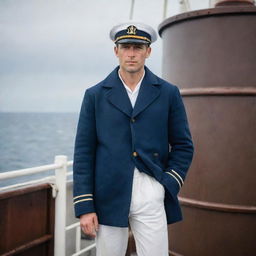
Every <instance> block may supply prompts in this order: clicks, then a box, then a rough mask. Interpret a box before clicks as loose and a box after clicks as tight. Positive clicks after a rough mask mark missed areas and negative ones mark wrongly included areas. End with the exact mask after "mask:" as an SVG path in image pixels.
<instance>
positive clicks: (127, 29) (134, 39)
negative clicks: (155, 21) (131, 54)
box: [109, 21, 157, 44]
mask: <svg viewBox="0 0 256 256" xmlns="http://www.w3.org/2000/svg"><path fill="white" fill-rule="evenodd" d="M109 36H110V38H111V40H112V41H114V42H115V43H120V44H125V43H126V44H127V43H137V44H151V43H153V42H155V41H156V39H157V34H156V32H155V30H154V29H153V28H152V27H151V26H149V25H147V24H144V23H141V22H134V21H129V22H125V23H121V24H118V25H116V26H114V27H113V28H112V29H111V30H110V34H109Z"/></svg>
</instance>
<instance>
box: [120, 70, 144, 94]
mask: <svg viewBox="0 0 256 256" xmlns="http://www.w3.org/2000/svg"><path fill="white" fill-rule="evenodd" d="M119 74H120V76H121V77H122V79H123V81H124V82H125V84H126V85H127V86H128V87H129V88H130V89H131V90H132V91H133V90H134V89H135V87H136V85H137V84H138V83H139V81H140V79H141V78H142V76H143V74H144V68H143V69H141V70H140V71H138V72H134V73H130V72H126V71H124V70H122V69H120V70H119Z"/></svg>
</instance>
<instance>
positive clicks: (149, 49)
mask: <svg viewBox="0 0 256 256" xmlns="http://www.w3.org/2000/svg"><path fill="white" fill-rule="evenodd" d="M150 54H151V47H150V46H149V47H148V48H147V56H146V58H148V57H149V56H150Z"/></svg>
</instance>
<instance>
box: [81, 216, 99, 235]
mask: <svg viewBox="0 0 256 256" xmlns="http://www.w3.org/2000/svg"><path fill="white" fill-rule="evenodd" d="M80 227H81V228H82V230H83V232H84V233H85V234H86V235H89V236H91V237H96V231H98V230H99V223H98V217H97V215H96V213H95V212H93V213H87V214H83V215H81V216H80Z"/></svg>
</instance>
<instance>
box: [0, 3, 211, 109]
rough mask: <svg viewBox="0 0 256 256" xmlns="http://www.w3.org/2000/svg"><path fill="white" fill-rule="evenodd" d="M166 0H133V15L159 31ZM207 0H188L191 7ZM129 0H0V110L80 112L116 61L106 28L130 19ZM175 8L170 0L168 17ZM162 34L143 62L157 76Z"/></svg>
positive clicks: (197, 7) (201, 6) (177, 10)
mask: <svg viewBox="0 0 256 256" xmlns="http://www.w3.org/2000/svg"><path fill="white" fill-rule="evenodd" d="M163 3H164V0H135V6H134V14H133V19H134V20H140V21H143V22H144V23H148V24H150V25H151V26H152V27H154V28H155V29H156V30H157V27H158V25H159V24H160V23H161V22H162V20H163V19H162V18H163ZM208 3H209V1H208V0H190V6H191V9H193V10H194V9H203V8H208ZM130 6H131V0H8V1H3V0H1V1H0V35H1V36H0V111H22V112H27V111H29V112H78V111H79V109H80V104H81V100H82V97H83V94H84V91H85V89H86V88H88V87H91V86H93V85H94V84H96V83H97V82H99V81H101V80H102V79H104V78H105V77H106V76H107V75H108V73H109V72H111V71H112V70H113V69H114V68H115V67H116V65H118V61H117V59H116V57H115V56H114V52H113V47H114V45H113V42H112V41H110V39H109V31H110V29H111V28H112V27H113V26H114V25H116V24H117V23H119V22H122V21H127V20H129V13H130ZM177 13H179V0H169V1H168V9H167V17H170V16H172V15H175V14H177ZM161 55H162V42H161V38H158V41H157V42H156V43H154V44H152V55H151V57H150V59H148V61H147V66H148V67H149V68H150V69H151V70H152V71H153V72H154V73H155V74H157V75H161Z"/></svg>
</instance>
